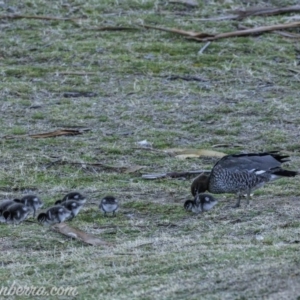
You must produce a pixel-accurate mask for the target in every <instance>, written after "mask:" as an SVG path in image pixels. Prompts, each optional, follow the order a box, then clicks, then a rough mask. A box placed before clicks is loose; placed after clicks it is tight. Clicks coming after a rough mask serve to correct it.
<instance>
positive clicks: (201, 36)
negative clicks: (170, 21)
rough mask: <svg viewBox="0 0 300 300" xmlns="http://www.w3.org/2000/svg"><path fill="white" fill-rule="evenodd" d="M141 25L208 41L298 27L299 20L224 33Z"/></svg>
mask: <svg viewBox="0 0 300 300" xmlns="http://www.w3.org/2000/svg"><path fill="white" fill-rule="evenodd" d="M143 27H144V28H147V29H156V30H161V31H166V32H172V33H177V34H179V35H182V36H185V37H187V38H188V39H192V40H195V41H199V42H208V41H214V40H218V39H223V38H229V37H239V36H248V35H253V34H260V33H263V32H269V31H275V30H280V29H287V28H295V27H300V22H294V23H287V24H278V25H271V26H262V27H256V28H251V29H246V30H237V31H231V32H225V33H220V34H214V35H213V34H208V33H203V32H194V31H185V30H181V29H176V28H163V27H157V26H149V25H143Z"/></svg>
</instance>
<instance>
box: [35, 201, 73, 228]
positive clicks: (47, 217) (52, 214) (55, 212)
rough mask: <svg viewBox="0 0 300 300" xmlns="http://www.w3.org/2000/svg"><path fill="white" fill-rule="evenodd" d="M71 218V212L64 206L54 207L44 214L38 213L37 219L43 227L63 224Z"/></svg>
mask: <svg viewBox="0 0 300 300" xmlns="http://www.w3.org/2000/svg"><path fill="white" fill-rule="evenodd" d="M70 216H71V212H70V211H69V210H68V209H66V208H65V207H64V206H61V205H55V206H52V207H50V208H49V209H48V210H47V211H46V212H44V213H40V214H39V215H38V217H37V220H38V222H40V223H42V224H45V225H52V224H55V223H61V222H64V221H65V220H66V219H68V218H69V217H70Z"/></svg>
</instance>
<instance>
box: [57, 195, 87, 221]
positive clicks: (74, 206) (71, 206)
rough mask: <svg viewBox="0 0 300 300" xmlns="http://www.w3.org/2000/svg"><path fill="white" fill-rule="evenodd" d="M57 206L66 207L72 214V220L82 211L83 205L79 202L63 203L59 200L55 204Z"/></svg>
mask: <svg viewBox="0 0 300 300" xmlns="http://www.w3.org/2000/svg"><path fill="white" fill-rule="evenodd" d="M55 205H61V206H64V207H65V208H66V209H68V210H69V211H70V212H71V216H70V218H69V219H68V220H70V221H71V220H72V219H73V218H74V217H76V216H77V215H78V213H79V211H80V210H81V208H82V206H83V204H81V203H80V202H79V201H77V200H67V201H64V202H62V200H57V201H56V202H55Z"/></svg>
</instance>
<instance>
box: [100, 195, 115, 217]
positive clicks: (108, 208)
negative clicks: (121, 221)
mask: <svg viewBox="0 0 300 300" xmlns="http://www.w3.org/2000/svg"><path fill="white" fill-rule="evenodd" d="M118 208H119V202H118V200H117V199H116V198H115V197H113V196H106V197H104V198H103V199H102V200H101V202H100V205H99V209H100V210H101V211H102V212H104V215H106V213H112V215H113V216H115V215H116V212H117V211H118Z"/></svg>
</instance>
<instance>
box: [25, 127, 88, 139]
mask: <svg viewBox="0 0 300 300" xmlns="http://www.w3.org/2000/svg"><path fill="white" fill-rule="evenodd" d="M89 130H90V129H83V130H74V129H61V130H55V131H52V132H46V133H38V134H30V135H29V137H31V138H35V139H41V138H49V137H56V136H62V135H78V134H82V133H83V132H84V131H89Z"/></svg>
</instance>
